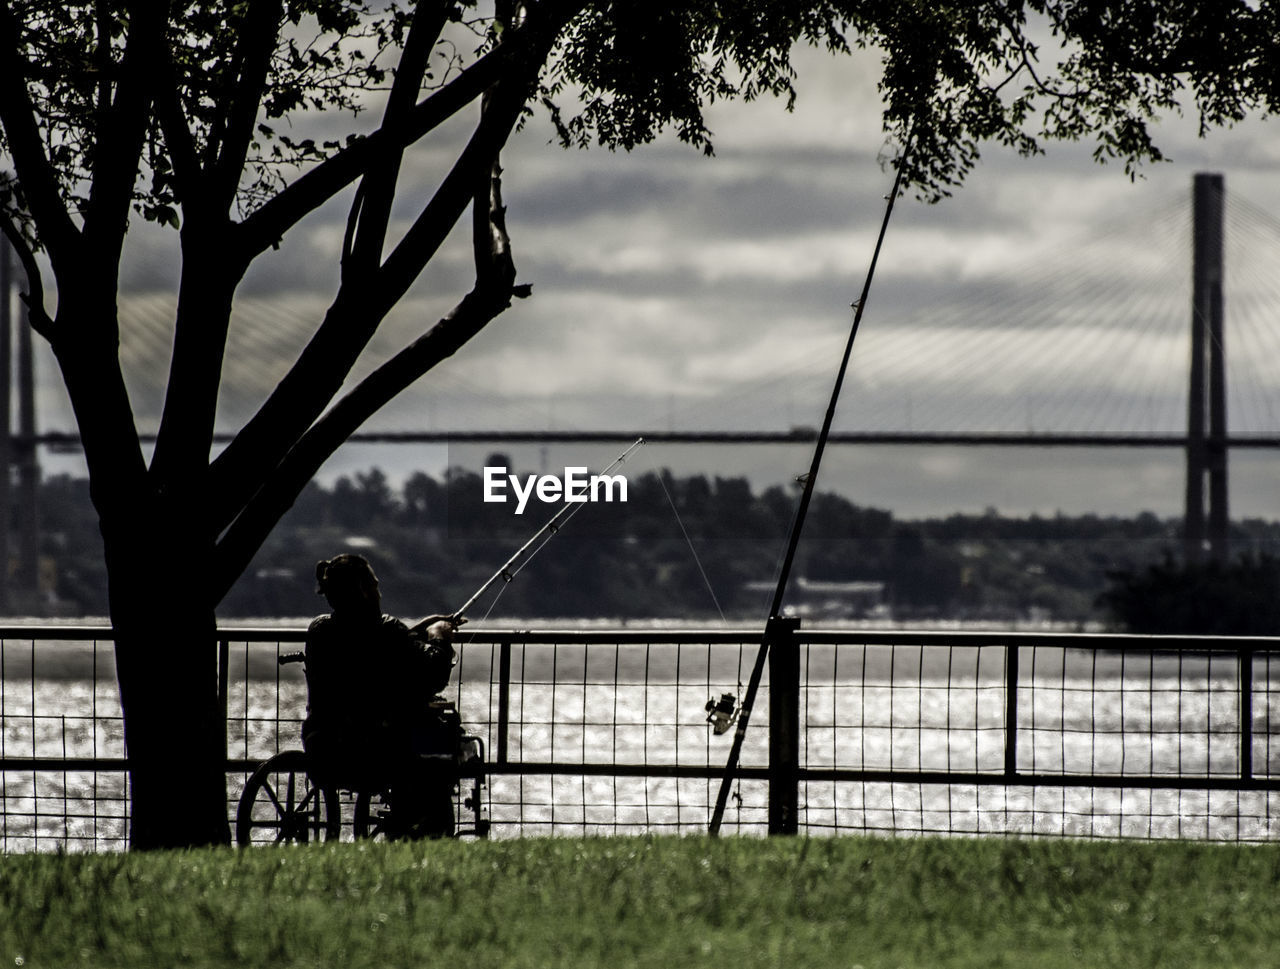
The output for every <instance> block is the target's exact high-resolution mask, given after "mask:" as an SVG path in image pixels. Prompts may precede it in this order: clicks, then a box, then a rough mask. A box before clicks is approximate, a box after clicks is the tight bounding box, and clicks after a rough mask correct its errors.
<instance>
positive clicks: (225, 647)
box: [218, 639, 231, 764]
mask: <svg viewBox="0 0 1280 969" xmlns="http://www.w3.org/2000/svg"><path fill="white" fill-rule="evenodd" d="M230 663H231V642H230V641H229V640H226V639H219V640H218V709H219V710H220V711H221V713H222V761H223V763H224V764H225V763H226V762H227V760H228V759H229V758H230V756H231V751H230V750H229V749H228V747H227V695H228V693H230V688H229V686H228V683H229V681H230V674H229V672H228V670H227V667H228V666H229V665H230Z"/></svg>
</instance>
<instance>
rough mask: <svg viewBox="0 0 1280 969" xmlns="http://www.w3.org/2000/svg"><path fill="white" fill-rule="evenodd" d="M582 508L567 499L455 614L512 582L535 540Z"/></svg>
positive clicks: (638, 441)
mask: <svg viewBox="0 0 1280 969" xmlns="http://www.w3.org/2000/svg"><path fill="white" fill-rule="evenodd" d="M643 443H644V438H642V437H639V438H636V442H635V443H634V444H632V445H631V447H629V448H627V449H626V450H625V451H623V452H622V453H621V454H619V455H618V456H617V458H615V459H614V462H613V464H611V465H609V466H608V467H607V468H605V469H604V470H603V471H601V472H600V474H601V475H605V474H608V473H609V472H610V471H612V470H613V469H614V468H616V467H617V466H618V465H620V464H621V463H622V462H623V461H625V460H626V459H627V456H628V455H629V454H631V452H632V451H634V450H635V449H636V448H638V447H639V446H640V445H641V444H643ZM567 497H568V496H567V495H566V498H567ZM581 508H582V503H581V502H570V501H567V500H566V501H565V503H564V506H563V507H562V508H561V509H560V510H559V511H557V512H556V513H555V514H554V515H552V516H551V518H549V519H548V520H547V523H546V524H545V525H543V526H542V527H541V528H539V529H538V530H537V531H536V532H534V533H533V535H532V536H531V537H530V538H529V540H528V541H527V542H525V543H524V544H523V545H521V546H520V548H519V549H518V550H517V551H516V553H515V554H514V555H512V556H511V558H509V559H507V560H506V561H505V562H503V563H502V566H501V567H500V568H499V569H498V571H497V572H495V573H493V575H491V576H490V577H489V579H488V581H487V582H485V584H484V585H482V586H480V588H479V589H477V590H476V591H475V594H474V595H473V596H472V597H471V598H470V599H468V600H467V601H466V602H464V603H463V604H462V608H461V609H459V610H458V611H457V612H455V613H454V614H453V615H454V616H462V615H463V613H465V612H466V611H467V610H468V609H470V608H471V607H472V606H473V605H474V604H475V601H476V600H477V599H479V598H480V597H481V596H482V595H484V594H485V591H486V590H487V589H488V588H489V586H491V585H493V584H494V583H495V582H497V581H498V580H499V579H505V580H506V581H507V582H510V581H511V580H512V579H513V578H515V575H514V573H512V572H511V571H510V569H511V566H512V565H514V564H515V563H516V561H517V560H518V559H519V558H520V556H522V555H524V553H525V552H526V551H528V550H529V548H530V546H532V545H533V544H534V542H536V541H537V540H538V539H539V538H541V537H542V536H543V535H547V540H548V541H549V540H550V538H551V535H553V534H555V533H556V532H558V531H559V530H560V528H559V526H558V525H557V524H556V523H557V522H559V521H560V519H561V518H562V517H565V516H566V515H567V516H568V517H569V518H572V517H573V515H574V514H575V513H576V512H578V511H579V510H580V509H581ZM566 520H567V519H566ZM547 533H551V534H547ZM544 544H545V543H544ZM539 548H541V546H539ZM536 552H537V549H534V553H535V554H536ZM529 558H530V559H532V558H533V555H530V556H529ZM527 561H528V560H526V564H527ZM521 568H523V566H521ZM517 571H519V570H517Z"/></svg>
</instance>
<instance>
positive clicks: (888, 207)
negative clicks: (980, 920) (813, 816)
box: [708, 130, 911, 836]
mask: <svg viewBox="0 0 1280 969" xmlns="http://www.w3.org/2000/svg"><path fill="white" fill-rule="evenodd" d="M910 150H911V132H910V130H909V131H908V132H907V140H906V143H905V145H904V146H903V149H902V154H901V155H900V156H899V157H898V165H897V172H896V173H895V175H894V179H893V189H892V190H891V191H890V192H889V194H888V195H886V196H885V199H886V204H885V208H884V218H883V219H881V222H880V233H879V235H878V236H877V237H876V245H875V249H874V251H873V252H872V254H871V264H870V265H869V266H868V267H867V275H866V278H865V279H864V280H863V283H862V293H861V295H860V296H859V297H858V299H857V301H856V302H855V303H854V304H853V324H852V325H851V326H850V328H849V339H848V341H847V342H846V343H845V347H844V356H843V357H842V358H841V360H840V368H839V370H838V371H837V373H836V380H835V386H834V387H832V389H831V399H830V401H829V402H828V404H827V412H826V415H825V416H824V418H823V421H822V430H821V431H820V432H819V434H818V442H817V445H816V446H815V447H814V449H813V460H812V462H811V463H810V465H809V473H808V474H807V475H805V478H804V489H803V491H802V492H801V494H800V503H799V505H798V506H797V508H796V517H795V521H794V522H792V525H791V535H790V537H789V539H788V541H787V551H786V554H785V555H784V556H783V559H782V567H781V569H780V570H779V573H778V583H777V585H776V587H775V588H774V592H773V603H772V604H771V605H770V607H769V619H768V621H767V622H766V623H765V630H764V636H763V637H762V639H761V641H760V649H759V651H758V652H757V653H756V661H755V665H754V666H753V667H752V669H751V679H750V681H749V682H748V683H747V693H746V696H745V697H744V698H743V701H742V708H741V710H740V712H739V713H738V724H737V729H736V730H735V731H734V735H733V745H732V746H731V747H730V748H729V757H728V760H727V761H726V763H725V768H724V777H723V778H722V779H721V781H720V792H719V794H718V795H717V796H716V805H715V810H714V811H713V812H712V814H711V824H710V826H709V828H708V831H709V833H710V834H711V835H712V836H715V835H718V834H719V833H720V825H721V822H722V821H723V820H724V811H725V806H726V805H727V804H728V802H729V789H730V788H731V787H732V786H733V782H734V779H735V777H736V775H737V770H738V760H739V759H740V757H741V756H742V742H743V740H744V739H745V738H746V735H747V724H748V723H749V722H750V720H751V710H752V707H753V706H754V705H755V700H756V694H757V693H758V692H759V690H760V680H761V678H762V677H763V675H764V666H765V661H766V660H767V659H768V657H769V644H770V643H772V642H775V641H778V640H781V639H783V638H789V637H790V635H791V633H792V631H793V630H794V629H795V626H796V625H797V624H796V623H793V622H788V621H787V620H786V619H784V618H783V617H782V599H783V596H784V595H785V594H786V591H787V581H788V580H789V579H790V577H791V566H792V564H793V562H794V561H795V556H796V548H797V547H798V546H799V544H800V532H801V530H802V529H803V528H804V519H805V515H806V513H807V512H808V510H809V502H810V500H811V499H812V498H813V489H814V483H815V482H816V481H817V479H818V466H819V465H820V464H821V463H822V454H823V451H825V450H826V446H827V437H828V435H830V433H831V423H832V421H833V420H834V418H835V413H836V404H837V402H838V401H839V399H840V389H841V387H842V386H843V385H844V377H845V373H846V371H847V370H848V369H849V358H850V357H851V356H852V355H853V343H854V340H856V339H857V337H858V328H859V326H860V325H861V324H862V313H863V310H864V309H865V308H866V305H867V296H868V294H869V293H870V292H871V280H872V279H873V278H874V277H875V273H876V263H877V262H878V261H879V259H880V247H881V246H882V245H883V244H884V236H885V232H886V231H887V230H888V228H889V217H890V216H891V215H892V214H893V204H894V202H895V201H896V200H897V198H898V193H899V191H900V190H901V188H902V178H903V173H904V171H905V169H906V162H907V154H908V152H909V151H910ZM782 813H783V814H784V815H785V816H784V817H781V818H775V817H774V816H773V815H774V811H773V806H772V804H771V805H770V817H769V829H770V832H771V833H773V832H774V831H775V830H778V831H783V832H794V831H795V822H796V819H795V806H794V805H791V806H790V807H789V808H787V809H785V810H784V811H783V812H782Z"/></svg>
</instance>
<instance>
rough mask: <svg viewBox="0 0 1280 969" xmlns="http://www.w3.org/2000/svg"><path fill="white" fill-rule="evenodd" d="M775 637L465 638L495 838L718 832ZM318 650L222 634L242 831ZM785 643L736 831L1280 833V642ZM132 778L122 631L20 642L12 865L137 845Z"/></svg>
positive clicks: (2, 722)
mask: <svg viewBox="0 0 1280 969" xmlns="http://www.w3.org/2000/svg"><path fill="white" fill-rule="evenodd" d="M759 635H760V634H759V633H758V632H750V631H727V630H712V631H709V630H702V631H691V632H684V631H666V630H661V631H659V630H636V629H628V630H622V631H618V630H614V631H602V630H592V631H582V630H568V631H562V632H548V631H539V632H513V631H493V630H490V631H479V632H475V633H472V632H466V634H465V635H464V636H463V637H462V638H463V639H464V640H465V641H464V642H463V643H461V644H460V649H459V662H458V666H457V668H456V669H455V673H454V677H453V681H452V683H451V686H450V688H449V698H450V699H451V700H453V701H454V702H456V704H457V706H458V709H459V711H460V712H461V714H462V718H463V721H464V724H465V726H466V727H467V729H468V730H469V731H470V732H472V733H475V734H476V735H478V736H479V737H480V738H481V740H482V741H483V743H484V749H485V751H486V758H487V784H486V787H485V789H484V792H483V797H482V803H481V804H480V806H479V807H480V810H481V812H482V813H483V815H484V816H485V817H486V818H487V819H488V820H489V821H490V822H491V832H492V835H493V836H495V837H504V836H505V837H511V836H521V835H541V834H558V835H582V834H631V833H641V832H667V833H693V832H704V831H706V830H707V826H708V821H709V818H710V816H711V814H712V811H713V805H714V804H715V801H716V797H717V794H718V793H719V792H720V788H721V784H722V782H723V778H724V773H725V770H724V765H725V761H726V757H727V755H728V751H729V747H730V744H731V742H732V738H733V734H734V728H735V725H736V722H737V720H736V718H737V717H738V716H739V715H740V714H741V710H742V704H743V699H744V693H745V689H744V681H745V680H746V679H747V678H748V674H749V671H750V667H751V664H752V663H753V661H754V659H755V656H756V652H757V650H758V648H759ZM302 639H303V633H302V631H301V630H297V629H274V630H271V629H255V630H229V629H228V630H223V631H222V633H221V643H220V657H219V669H220V671H221V683H222V686H221V692H222V695H223V697H224V698H225V704H226V711H227V777H228V783H227V794H228V812H229V815H230V814H234V810H235V804H236V802H237V800H238V799H239V796H240V792H241V791H242V789H243V787H244V784H245V780H246V778H247V777H248V775H249V773H250V772H251V771H252V770H253V768H254V767H255V766H256V765H257V764H259V763H261V762H262V761H263V760H265V759H266V758H268V757H270V756H272V755H274V754H275V753H278V752H280V751H282V750H288V749H296V748H299V747H300V746H301V744H300V728H301V722H302V719H303V717H304V715H305V708H306V685H305V680H304V677H303V672H302V669H301V667H300V665H297V664H295V665H289V666H283V667H282V666H280V665H279V664H278V663H277V659H278V657H279V656H280V655H281V654H282V653H286V652H291V651H296V650H298V649H300V648H301V642H302ZM773 649H774V651H775V653H778V654H781V651H786V662H789V663H794V664H795V666H796V667H797V676H796V677H795V679H796V680H798V682H799V687H798V689H797V690H795V691H794V692H795V695H794V696H791V697H787V696H782V695H780V694H779V692H778V689H777V687H776V686H775V684H774V683H771V676H770V674H769V672H767V671H766V674H765V676H764V685H763V688H762V690H761V691H760V694H759V697H758V699H757V701H756V703H755V708H754V709H753V710H752V711H751V727H750V729H749V730H748V731H747V732H746V734H745V738H744V743H743V747H742V755H741V759H740V766H739V769H738V770H737V771H736V772H735V774H734V776H733V777H732V778H731V779H730V781H729V783H730V788H729V798H728V802H727V804H728V808H727V810H726V812H725V815H724V819H723V824H722V827H721V830H722V831H723V832H725V833H741V834H757V833H765V832H767V831H768V830H769V829H770V823H771V821H770V818H771V814H770V804H771V799H775V798H778V797H782V798H784V799H785V798H786V797H787V796H790V797H791V798H792V799H793V801H794V803H795V806H796V808H795V812H794V818H795V827H796V829H797V830H799V831H800V832H803V833H809V834H839V833H846V832H852V833H871V834H887V835H938V834H941V835H964V836H976V835H1013V836H1055V837H1061V836H1066V837H1102V838H1145V839H1159V838H1198V839H1209V840H1217V841H1265V840H1270V839H1273V838H1275V837H1277V836H1280V830H1278V826H1280V743H1275V742H1273V739H1272V738H1273V733H1274V732H1277V731H1280V725H1277V728H1276V731H1273V727H1272V724H1273V720H1275V719H1276V718H1277V717H1280V698H1278V697H1277V690H1278V689H1280V641H1278V640H1267V639H1194V638H1185V637H1181V638H1180V637H1161V638H1146V637H1121V636H1081V635H1056V634H1055V635H1033V634H1008V633H920V632H893V633H884V632H875V633H871V632H862V631H854V630H849V631H808V630H801V631H799V632H798V633H797V634H796V635H795V636H794V638H793V639H790V640H788V641H787V642H784V643H780V644H778V645H775V646H774V647H773ZM779 682H781V681H779ZM771 704H777V709H776V710H774V711H773V713H778V714H779V715H780V716H781V712H782V711H783V710H784V708H785V709H786V710H791V711H793V712H792V713H791V714H789V715H791V716H793V717H794V720H795V729H794V730H793V731H790V732H793V733H794V740H793V741H792V742H791V746H790V748H788V746H787V744H786V743H783V744H779V743H777V740H778V737H777V736H775V737H774V738H771V737H770V724H771V720H773V721H774V722H775V727H774V730H775V732H776V731H778V730H779V728H778V727H777V726H776V723H778V722H783V723H785V717H784V718H783V720H782V721H777V720H775V719H774V718H773V717H772V716H771V709H770V707H771ZM718 728H719V729H718ZM126 766H127V760H126V751H125V749H124V742H123V723H122V719H121V713H120V707H119V700H118V695H117V690H116V686H115V678H114V663H113V660H112V654H111V638H110V631H109V630H107V629H101V628H96V629H88V628H74V629H73V628H65V627H64V628H57V627H41V628H39V629H33V628H14V629H8V630H0V775H2V781H3V787H2V789H0V849H3V850H4V851H8V852H12V851H30V850H37V851H39V850H54V849H62V850H104V849H106V850H109V849H116V848H121V847H124V846H125V844H126V843H127V824H128V785H127V773H126ZM788 787H789V788H790V791H789V792H788V790H787V788H788ZM179 797H180V791H177V790H175V801H176V800H177V799H178V798H179ZM348 803H349V799H348ZM344 810H346V808H344Z"/></svg>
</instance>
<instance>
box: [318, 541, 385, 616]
mask: <svg viewBox="0 0 1280 969" xmlns="http://www.w3.org/2000/svg"><path fill="white" fill-rule="evenodd" d="M316 591H317V592H318V593H320V594H321V595H322V596H324V597H325V598H326V599H328V600H329V607H330V608H331V609H332V610H333V611H334V612H335V613H344V614H345V613H364V612H367V613H374V614H380V613H381V611H382V597H381V595H380V594H379V592H378V577H377V576H376V575H374V574H373V567H372V566H371V565H370V564H369V562H368V560H367V559H365V558H364V557H363V556H361V555H349V554H345V553H344V554H342V555H335V556H334V557H333V558H331V559H326V560H324V561H321V562H317V563H316Z"/></svg>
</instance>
